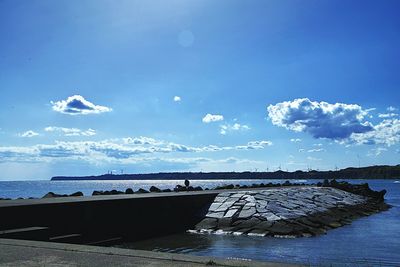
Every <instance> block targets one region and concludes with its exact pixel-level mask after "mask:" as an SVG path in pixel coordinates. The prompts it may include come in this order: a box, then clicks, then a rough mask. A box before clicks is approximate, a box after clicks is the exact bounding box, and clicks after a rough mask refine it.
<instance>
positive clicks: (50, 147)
mask: <svg viewBox="0 0 400 267" xmlns="http://www.w3.org/2000/svg"><path fill="white" fill-rule="evenodd" d="M271 145H272V142H271V141H267V140H261V141H250V142H248V143H247V144H245V145H237V146H215V145H208V146H204V147H192V146H186V145H182V144H176V143H172V142H166V141H162V140H155V139H153V138H148V137H138V138H132V137H128V138H121V139H111V140H103V141H75V142H66V141H56V142H55V143H54V144H38V145H34V146H28V147H1V146H0V162H1V161H34V162H36V161H53V160H65V159H72V160H84V161H88V162H94V163H96V164H100V163H101V162H102V161H119V160H121V161H124V160H127V159H133V158H135V157H137V156H139V155H159V154H168V153H201V152H217V151H228V150H253V149H264V148H265V147H267V146H271Z"/></svg>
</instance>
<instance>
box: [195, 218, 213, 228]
mask: <svg viewBox="0 0 400 267" xmlns="http://www.w3.org/2000/svg"><path fill="white" fill-rule="evenodd" d="M217 225H218V220H217V219H215V218H205V219H203V220H202V221H201V222H199V223H198V224H196V227H195V229H196V230H200V229H215V228H217Z"/></svg>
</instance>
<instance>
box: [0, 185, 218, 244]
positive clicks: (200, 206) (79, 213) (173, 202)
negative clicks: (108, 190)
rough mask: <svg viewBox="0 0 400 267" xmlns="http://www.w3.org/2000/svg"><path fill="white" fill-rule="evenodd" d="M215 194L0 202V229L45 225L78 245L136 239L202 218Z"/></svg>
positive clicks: (190, 224)
mask: <svg viewBox="0 0 400 267" xmlns="http://www.w3.org/2000/svg"><path fill="white" fill-rule="evenodd" d="M216 195H217V193H212V192H210V193H208V192H199V193H195V192H190V193H165V194H164V193H156V194H152V193H149V194H140V195H121V196H119V195H118V196H95V197H70V198H54V199H36V200H13V201H2V202H0V214H1V216H0V217H1V219H0V230H6V229H16V228H27V227H49V231H50V237H52V236H60V235H68V234H81V235H82V243H90V242H95V241H99V240H104V239H107V238H114V237H122V238H123V239H124V240H129V241H131V240H139V239H144V238H149V237H153V236H158V235H165V234H169V233H174V232H179V231H184V230H186V229H189V228H191V227H193V226H194V225H195V224H196V223H197V222H199V221H200V220H201V219H202V218H204V216H205V214H206V213H207V211H208V207H209V206H210V205H211V203H212V202H213V200H214V198H215V197H216Z"/></svg>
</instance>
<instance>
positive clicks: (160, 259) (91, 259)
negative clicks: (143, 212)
mask: <svg viewBox="0 0 400 267" xmlns="http://www.w3.org/2000/svg"><path fill="white" fill-rule="evenodd" d="M0 266H10V267H11V266H18V267H19V266H43V267H45V266H46V267H47V266H49V267H53V266H54V267H55V266H163V267H165V266H254V267H256V266H267V267H268V266H269V267H275V266H295V265H290V264H282V263H268V262H256V261H250V260H245V259H216V258H211V257H199V256H189V255H181V254H172V253H161V252H151V251H141V250H130V249H118V248H109V247H97V246H83V245H72V244H60V243H50V242H39V241H25V240H12V239H0Z"/></svg>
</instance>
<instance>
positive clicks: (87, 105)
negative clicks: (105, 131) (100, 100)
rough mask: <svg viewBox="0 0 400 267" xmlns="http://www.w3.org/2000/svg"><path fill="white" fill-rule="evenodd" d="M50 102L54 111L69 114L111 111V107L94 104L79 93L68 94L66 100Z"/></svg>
mask: <svg viewBox="0 0 400 267" xmlns="http://www.w3.org/2000/svg"><path fill="white" fill-rule="evenodd" d="M51 104H52V105H53V110H54V111H57V112H60V113H63V114H69V115H87V114H98V113H103V112H110V111H112V109H111V108H109V107H105V106H100V105H95V104H93V103H91V102H89V101H87V100H86V99H85V98H83V97H82V96H80V95H73V96H70V97H68V98H67V99H66V100H60V101H56V102H53V101H51Z"/></svg>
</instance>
